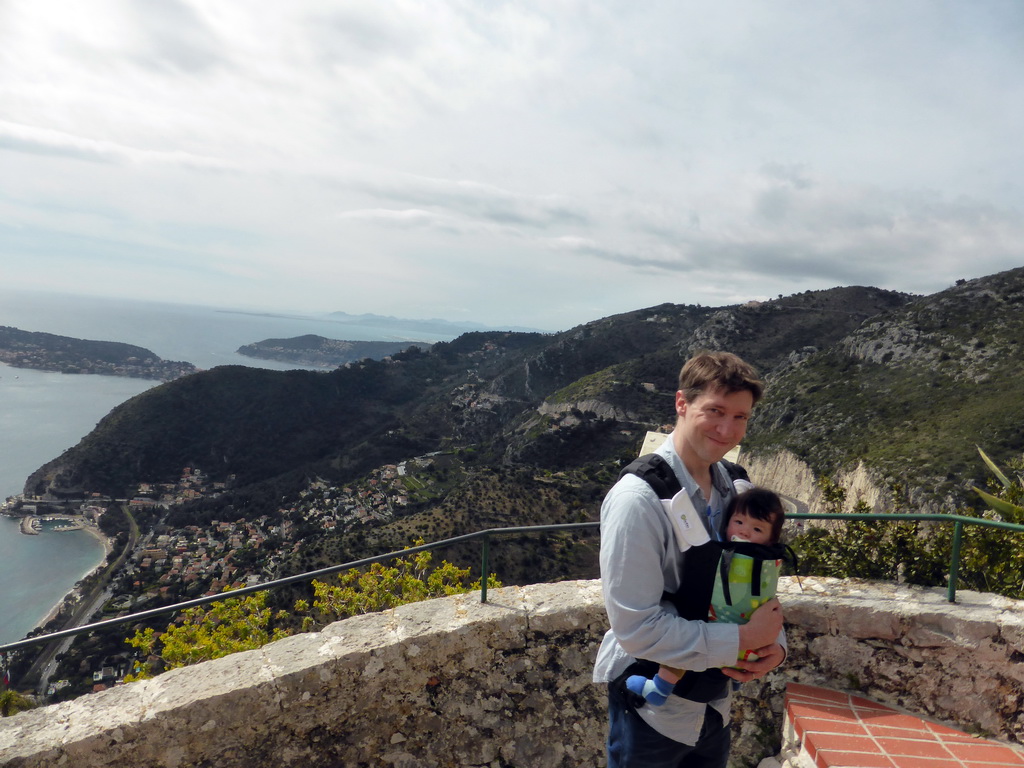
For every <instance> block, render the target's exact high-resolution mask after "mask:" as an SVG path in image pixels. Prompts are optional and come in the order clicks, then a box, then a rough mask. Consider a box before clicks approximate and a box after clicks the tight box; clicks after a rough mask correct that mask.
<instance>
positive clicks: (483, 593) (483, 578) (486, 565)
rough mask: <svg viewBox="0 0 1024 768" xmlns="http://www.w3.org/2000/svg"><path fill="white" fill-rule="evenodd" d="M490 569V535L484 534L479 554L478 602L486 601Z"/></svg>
mask: <svg viewBox="0 0 1024 768" xmlns="http://www.w3.org/2000/svg"><path fill="white" fill-rule="evenodd" d="M490 570H491V537H490V536H487V535H486V534H485V535H484V543H483V547H481V555H480V602H481V603H486V602H487V574H488V573H490Z"/></svg>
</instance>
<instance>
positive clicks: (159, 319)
mask: <svg viewBox="0 0 1024 768" xmlns="http://www.w3.org/2000/svg"><path fill="white" fill-rule="evenodd" d="M0 325H6V326H12V327H15V328H20V329H21V330H24V331H40V332H46V333H53V334H57V335H61V336H72V337H75V338H80V339H93V340H102V341H119V342H124V343H127V344H136V345H138V346H142V347H146V348H147V349H149V350H150V351H152V352H153V353H155V354H156V355H158V356H159V357H162V358H164V359H165V360H183V361H187V362H190V363H193V364H194V365H196V366H198V367H199V368H203V369H207V368H212V367H214V366H217V365H248V366H253V367H260V368H270V369H275V370H287V369H292V368H296V367H298V366H295V365H290V364H287V363H277V362H273V361H264V360H257V359H254V358H249V357H245V356H243V355H239V354H237V352H236V350H237V349H238V347H240V346H242V345H245V344H251V343H253V342H256V341H261V340H263V339H267V338H290V337H293V336H301V335H304V334H310V333H311V334H317V335H320V336H325V337H327V338H332V339H345V340H350V341H354V340H359V341H389V340H399V339H402V340H404V339H408V340H412V341H440V340H447V339H450V338H451V337H452V336H440V337H436V338H424V337H423V334H422V333H420V332H418V331H416V330H412V329H410V330H409V332H408V333H407V334H403V333H402V331H401V330H400V329H399V330H396V329H394V328H383V327H373V326H367V325H365V324H359V325H353V324H348V323H345V322H340V321H338V320H337V319H334V318H332V317H331V316H329V315H320V316H317V315H308V316H307V315H302V314H301V313H294V314H271V313H255V312H252V313H250V312H239V311H232V310H224V309H217V308H213V307H199V306H190V305H184V304H182V305H176V304H155V303H145V302H138V301H127V300H110V299H97V298H90V297H83V296H66V295H57V294H46V293H28V292H13V291H5V290H0ZM158 385H159V382H156V381H149V380H143V379H129V378H123V377H117V376H95V375H69V374H60V373H49V372H44V371H35V370H30V369H23V368H13V367H10V366H6V365H3V364H0V500H3V499H6V498H7V497H8V496H12V495H14V494H19V493H21V492H22V490H23V489H24V485H25V481H26V480H27V478H28V476H29V475H30V474H31V473H32V472H34V471H35V470H36V469H38V468H39V467H40V466H42V465H43V464H45V463H46V462H48V461H50V460H51V459H54V458H56V457H57V456H59V455H60V454H61V453H62V452H63V451H65V450H67V449H68V448H70V447H72V446H74V445H75V444H77V443H78V441H79V440H81V439H82V438H83V437H84V436H85V435H87V434H88V433H89V432H90V431H91V430H92V429H93V427H95V426H96V424H97V423H98V422H99V421H100V420H101V419H102V418H103V417H104V416H106V415H107V413H109V412H110V411H111V410H112V409H113V408H114V407H116V406H117V405H119V404H120V403H122V402H124V401H125V400H128V399H129V398H131V397H134V396H135V395H138V394H140V393H142V392H144V391H145V390H147V389H149V388H150V387H154V386H158ZM103 558H104V552H103V546H102V544H101V543H100V541H99V540H98V539H97V538H96V537H94V536H92V535H91V534H89V533H87V532H85V531H61V532H55V531H47V530H45V529H44V530H43V532H42V533H40V534H39V535H37V536H30V535H24V534H22V533H21V532H20V528H19V525H18V521H17V520H14V519H12V518H7V517H2V516H0V644H2V643H8V642H13V641H15V640H19V639H21V638H22V637H24V636H25V634H26V633H27V632H29V631H30V630H31V629H32V628H33V627H35V626H36V625H37V624H38V623H39V622H40V621H41V620H42V619H44V618H45V617H46V616H47V614H48V613H49V612H50V611H51V609H52V608H53V607H54V606H55V605H56V604H57V603H59V602H60V601H61V600H62V599H63V597H64V595H65V594H67V592H69V591H70V590H71V589H72V588H73V587H74V585H75V583H76V582H77V581H78V580H79V579H81V578H82V577H83V576H84V575H86V574H87V573H88V572H89V571H91V570H92V569H93V568H95V567H96V566H97V565H99V564H100V563H101V562H102V561H103Z"/></svg>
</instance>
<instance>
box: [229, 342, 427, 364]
mask: <svg viewBox="0 0 1024 768" xmlns="http://www.w3.org/2000/svg"><path fill="white" fill-rule="evenodd" d="M430 346H431V345H430V344H428V343H426V342H422V341H341V340H338V339H328V338H325V337H323V336H316V335H314V334H306V335H305V336H296V337H294V338H291V339H264V340H263V341H257V342H256V343H254V344H246V345H245V346H244V347H239V348H238V354H240V355H246V356H247V357H256V358H259V359H261V360H276V361H278V362H282V363H294V364H295V365H304V366H308V367H311V368H337V367H338V366H339V365H344V364H345V363H352V362H356V361H357V360H364V359H366V358H368V357H369V358H371V359H373V360H380V359H382V358H385V357H388V356H389V355H394V354H397V353H399V352H403V351H405V350H407V349H409V348H410V347H418V348H419V349H421V350H423V351H426V350H428V349H430Z"/></svg>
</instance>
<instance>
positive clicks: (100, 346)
mask: <svg viewBox="0 0 1024 768" xmlns="http://www.w3.org/2000/svg"><path fill="white" fill-rule="evenodd" d="M0 363H6V364H7V365H10V366H13V367H15V368H34V369H35V370H39V371H55V372H57V373H94V374H100V375H103V376H128V377H130V378H135V379H155V380H156V381H171V380H173V379H177V378H179V377H181V376H185V375H187V374H190V373H195V372H196V371H197V370H199V369H198V368H196V367H195V366H194V365H192V363H185V362H175V361H171V360H164V359H163V358H160V357H157V356H156V355H155V354H153V353H152V352H150V351H149V350H148V349H146V348H144V347H136V346H134V345H133V344H122V343H121V342H118V341H90V340H87V339H75V338H72V337H70V336H57V335H55V334H52V333H38V332H34V331H23V330H20V329H18V328H11V327H10V326H0Z"/></svg>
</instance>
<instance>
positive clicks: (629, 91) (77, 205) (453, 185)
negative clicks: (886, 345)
mask: <svg viewBox="0 0 1024 768" xmlns="http://www.w3.org/2000/svg"><path fill="white" fill-rule="evenodd" d="M1022 31H1024V9H1022V6H1020V5H1019V4H1017V3H1015V2H999V1H998V0H989V1H988V2H985V3H974V4H959V3H953V2H946V1H945V0H940V1H939V2H934V0H895V2H892V3H887V4H884V5H878V4H871V5H864V4H863V3H860V2H854V1H853V0H838V1H837V2H834V3H828V4H808V3H806V2H797V1H796V0H779V2H777V3H772V4H770V5H765V4H762V3H759V2H753V1H752V0H730V2H727V3H719V2H710V0H708V1H707V2H693V3H655V4H647V3H644V4H633V5H630V4H611V3H593V2H583V0H569V1H568V2H564V3H558V4H551V3H531V2H527V3H520V4H513V5H509V4H493V3H485V2H480V1H479V0H390V1H388V2H382V3H371V2H367V1H366V0H329V1H328V2H321V1H319V0H318V1H316V2H314V0H296V2H291V3H267V2H264V1H263V0H252V2H245V3H243V2H240V1H239V0H226V2H220V3H213V4H210V3H200V2H196V1H194V0H168V2H165V3H158V4H153V5H149V4H139V3H135V2H131V1H130V0H95V2H92V3H89V4H87V5H82V4H80V3H74V2H71V0H41V2H39V3H8V4H4V5H2V6H0V211H2V212H3V213H4V217H3V221H4V222H5V223H4V224H3V225H2V226H4V227H6V228H7V230H8V231H9V232H11V233H12V238H11V239H9V240H8V243H9V245H8V246H7V250H6V251H2V250H0V258H2V259H3V260H4V264H5V270H4V272H5V275H4V276H5V281H7V282H8V283H9V284H12V285H16V284H19V282H20V283H21V284H25V285H28V284H37V283H38V282H39V276H38V273H39V272H40V271H42V270H48V275H50V277H48V279H50V280H53V281H56V282H60V281H61V280H62V279H63V278H62V277H61V276H62V275H65V276H67V284H66V285H58V286H56V287H63V288H66V289H70V290H75V289H83V290H85V289H89V290H96V291H101V290H104V288H105V289H106V290H108V291H109V290H111V287H110V286H111V285H112V280H111V278H110V276H111V275H115V274H116V275H117V276H118V281H117V284H118V285H125V286H127V290H130V291H132V292H133V294H134V295H148V296H151V297H153V298H180V297H181V296H182V295H183V294H186V293H187V294H188V295H190V296H193V297H195V298H196V299H199V298H206V299H208V300H216V301H217V302H218V303H228V304H232V303H235V304H245V305H247V306H251V305H254V304H260V303H266V304H267V305H273V306H287V307H291V306H296V305H299V304H301V305H305V306H316V307H319V308H323V309H341V310H346V311H353V312H359V311H378V312H380V313H382V314H408V313H409V312H412V311H416V312H419V313H422V314H423V315H424V316H442V315H443V314H444V310H445V309H446V308H459V309H460V310H461V309H465V310H466V311H468V312H469V313H470V315H476V316H477V317H476V318H475V319H479V320H481V321H484V322H510V323H516V324H521V325H540V326H546V327H567V326H568V325H571V324H574V323H577V322H583V321H586V320H589V319H593V318H594V317H596V316H601V315H605V314H611V313H613V312H619V311H626V310H629V309H635V308H638V307H640V306H649V305H653V304H658V303H661V302H664V301H679V302H694V303H697V302H699V303H703V304H714V303H716V302H720V301H733V300H736V298H737V297H743V296H745V295H750V296H764V295H775V294H777V293H783V294H785V293H790V292H793V291H799V290H804V289H807V288H821V287H829V286H831V285H836V284H850V283H860V284H875V285H879V286H882V287H888V288H895V289H900V290H907V291H913V292H927V291H932V290H938V289H940V288H942V287H945V285H948V284H949V283H951V282H952V281H953V280H955V279H956V278H959V277H971V276H977V275H980V274H985V273H989V272H994V271H997V270H1000V269H1005V268H1007V267H1009V266H1017V265H1020V264H1021V263H1024V251H1022V247H1021V245H1020V243H1022V242H1024V237H1022V235H1024V231H1022V230H1024V186H1022V184H1021V181H1020V179H1021V178H1022V175H1024V173H1022V171H1024V150H1022V148H1021V144H1020V142H1019V138H1018V137H1019V136H1020V135H1021V133H1022V131H1024V81H1021V80H1020V78H1019V77H1016V76H1015V73H1019V72H1020V71H1021V70H1022V65H1024V49H1022V48H1021V46H1020V45H1019V41H1020V39H1021V32H1022ZM25 253H31V254H32V255H33V258H32V259H30V260H29V259H19V260H17V265H18V266H17V269H15V268H14V267H8V264H14V263H15V260H14V259H13V258H12V257H13V255H15V254H25ZM85 259H87V260H88V265H89V266H88V267H87V268H81V269H79V268H74V267H73V266H72V265H74V264H76V260H80V261H81V260H85ZM55 267H56V269H55ZM90 275H92V276H94V277H92V278H90ZM271 308H272V307H271ZM452 311H454V309H453V310H452Z"/></svg>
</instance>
